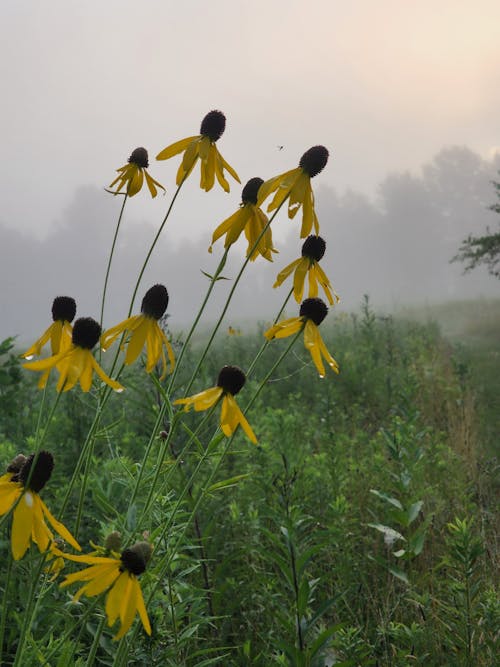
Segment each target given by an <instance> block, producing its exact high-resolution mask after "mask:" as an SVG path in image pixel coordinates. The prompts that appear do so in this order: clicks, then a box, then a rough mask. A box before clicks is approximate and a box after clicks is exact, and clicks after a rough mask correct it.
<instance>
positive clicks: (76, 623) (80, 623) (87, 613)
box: [0, 597, 101, 665]
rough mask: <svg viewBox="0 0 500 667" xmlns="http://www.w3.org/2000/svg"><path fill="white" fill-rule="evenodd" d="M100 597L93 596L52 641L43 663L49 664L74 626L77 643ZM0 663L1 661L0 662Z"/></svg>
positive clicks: (75, 642)
mask: <svg viewBox="0 0 500 667" xmlns="http://www.w3.org/2000/svg"><path fill="white" fill-rule="evenodd" d="M100 602H101V599H100V597H95V598H94V599H93V600H92V602H90V604H89V606H88V608H87V609H86V610H85V611H84V613H83V614H82V615H81V616H79V617H78V618H77V619H76V620H75V621H74V622H73V623H72V624H71V625H70V627H69V628H68V629H67V630H66V631H65V632H64V633H63V634H62V635H59V636H58V638H57V641H54V642H53V643H52V646H53V648H52V650H51V651H49V652H48V653H47V654H46V655H44V659H45V663H44V664H45V665H50V662H49V661H50V659H51V658H52V656H53V655H55V654H56V653H57V651H58V649H59V648H60V647H62V646H64V644H65V643H66V640H68V639H69V638H70V637H71V638H72V637H73V633H74V631H75V628H79V633H78V635H77V637H76V639H75V640H74V642H73V643H74V644H75V645H76V644H77V643H78V640H79V638H80V635H81V633H82V632H83V630H84V629H85V621H86V620H87V618H88V617H89V616H90V614H91V613H92V612H93V611H94V609H95V608H96V607H97V605H98V604H100ZM0 664H1V663H0Z"/></svg>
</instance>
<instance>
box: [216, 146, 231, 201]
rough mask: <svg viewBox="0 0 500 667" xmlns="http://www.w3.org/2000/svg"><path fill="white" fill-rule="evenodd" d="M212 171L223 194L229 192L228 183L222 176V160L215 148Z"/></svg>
mask: <svg viewBox="0 0 500 667" xmlns="http://www.w3.org/2000/svg"><path fill="white" fill-rule="evenodd" d="M214 169H215V175H216V177H217V180H218V182H219V185H220V186H221V187H222V189H223V190H224V191H225V192H229V189H230V188H229V183H228V182H227V179H226V177H225V176H224V160H223V158H222V155H221V154H220V153H219V151H218V150H217V148H215V159H214Z"/></svg>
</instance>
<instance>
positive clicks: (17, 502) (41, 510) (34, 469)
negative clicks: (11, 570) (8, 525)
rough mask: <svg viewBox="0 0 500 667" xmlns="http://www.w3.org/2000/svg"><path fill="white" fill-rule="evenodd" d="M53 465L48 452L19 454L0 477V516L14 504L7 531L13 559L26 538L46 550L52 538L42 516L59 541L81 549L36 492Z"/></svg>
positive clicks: (20, 553)
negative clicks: (26, 455)
mask: <svg viewBox="0 0 500 667" xmlns="http://www.w3.org/2000/svg"><path fill="white" fill-rule="evenodd" d="M53 468H54V457H53V456H52V454H51V453H50V452H46V451H41V452H39V453H38V454H31V455H30V456H28V457H25V456H23V455H22V454H20V455H18V456H16V458H15V459H14V460H13V461H12V462H11V464H10V465H9V467H8V468H7V473H6V474H5V475H3V476H2V477H1V478H0V516H2V515H3V514H6V513H7V512H8V511H9V510H11V509H12V508H13V507H14V512H13V520H12V534H11V549H12V556H13V557H14V560H19V559H20V558H22V557H23V556H24V554H25V553H26V550H27V549H28V547H29V545H30V541H32V542H34V543H35V544H36V545H37V546H38V549H39V551H40V552H41V553H43V552H45V551H47V549H48V548H49V546H50V545H51V544H52V543H53V541H54V535H53V533H52V532H51V530H50V529H49V528H48V526H47V524H46V523H45V519H47V521H48V522H49V524H50V525H51V526H52V528H53V529H54V530H55V531H56V533H58V534H59V535H60V536H61V537H62V538H63V540H65V541H66V542H67V543H68V544H70V545H71V546H72V547H73V548H74V549H77V550H78V551H81V548H80V545H79V544H78V542H77V541H76V540H75V538H74V537H73V536H72V535H71V533H70V532H69V530H68V529H67V528H65V526H63V524H62V523H61V522H60V521H57V519H55V517H53V516H52V514H51V513H50V511H49V509H48V507H47V505H46V504H45V503H44V502H43V500H42V499H41V498H40V496H39V495H38V494H39V493H40V491H41V490H42V489H43V487H44V486H45V484H46V483H47V482H48V481H49V479H50V476H51V474H52V470H53Z"/></svg>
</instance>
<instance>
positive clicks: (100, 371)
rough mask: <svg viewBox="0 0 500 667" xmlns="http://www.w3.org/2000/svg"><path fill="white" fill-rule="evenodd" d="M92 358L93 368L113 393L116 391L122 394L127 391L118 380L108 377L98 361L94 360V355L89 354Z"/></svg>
mask: <svg viewBox="0 0 500 667" xmlns="http://www.w3.org/2000/svg"><path fill="white" fill-rule="evenodd" d="M89 354H90V358H91V360H92V367H93V369H94V370H95V372H96V374H97V375H98V376H99V377H100V378H101V380H102V381H103V382H104V383H105V384H107V385H108V386H109V387H111V389H112V390H113V391H116V392H117V393H119V394H121V392H122V391H123V390H124V389H125V387H124V386H123V385H121V384H120V383H119V382H117V381H116V380H112V379H111V378H110V377H109V375H106V373H105V372H104V371H103V369H102V368H101V367H100V366H99V364H98V363H97V361H96V360H95V359H94V357H93V356H92V354H91V353H90V352H89Z"/></svg>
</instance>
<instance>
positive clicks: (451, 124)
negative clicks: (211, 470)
mask: <svg viewBox="0 0 500 667" xmlns="http://www.w3.org/2000/svg"><path fill="white" fill-rule="evenodd" d="M499 73H500V2H498V0H439V2H438V1H437V0H419V1H418V2H413V1H410V0H408V1H406V0H373V1H372V0H349V2H347V0H345V1H344V2H338V1H337V0H308V1H307V2H306V1H304V0H252V1H251V2H250V1H248V2H247V1H243V0H211V1H210V2H201V1H195V0H191V1H190V0H184V1H182V2H175V3H174V2H170V1H169V0H142V1H141V2H137V1H134V2H132V1H131V0H86V2H80V1H79V0H45V1H42V0H0V81H1V85H2V90H1V103H0V127H1V138H2V144H1V145H2V152H3V159H2V160H0V192H1V198H0V201H1V207H0V257H1V260H2V262H1V264H0V269H1V271H0V276H1V277H2V291H3V297H2V299H1V302H0V305H1V310H0V314H1V318H0V319H1V320H2V326H1V330H2V334H3V335H10V334H16V333H19V334H20V335H21V336H22V335H23V334H24V336H26V334H27V332H30V333H31V329H32V326H36V327H38V326H39V325H40V326H41V325H42V323H44V322H46V319H47V313H48V310H49V307H50V303H51V300H52V298H53V296H55V293H54V292H56V293H58V292H61V291H62V292H65V293H67V292H68V290H69V289H70V288H71V289H72V290H73V291H74V293H75V296H77V293H78V295H79V296H78V299H79V303H80V302H82V301H83V304H82V305H83V307H84V308H86V310H85V312H83V313H82V312H81V311H79V314H80V315H82V314H89V313H94V315H95V314H96V310H97V308H98V300H99V295H100V290H101V286H102V279H103V275H104V270H105V264H106V255H107V252H108V248H109V244H110V240H111V238H112V234H113V230H114V226H115V222H116V217H117V213H118V210H119V206H120V204H121V198H118V199H114V198H113V196H112V195H109V194H107V193H105V192H104V187H105V186H108V185H109V184H110V183H111V181H112V180H113V179H114V177H115V173H116V172H115V170H116V168H118V167H120V166H121V165H123V164H124V163H126V161H127V159H128V157H129V155H130V153H131V151H132V150H133V149H134V148H136V147H138V146H144V147H146V148H147V149H148V151H149V153H150V170H149V171H150V173H151V174H152V176H153V177H154V178H156V179H158V180H159V181H161V182H162V183H163V184H164V185H165V186H166V188H167V195H166V196H165V197H163V196H158V197H157V198H156V199H155V200H152V199H151V198H150V197H149V195H148V194H147V192H146V191H145V192H141V193H139V194H138V195H137V196H136V197H134V198H133V199H130V200H129V201H128V202H127V210H126V216H125V218H126V224H124V226H123V227H122V231H121V233H120V243H121V246H120V248H119V250H120V252H121V256H120V253H119V254H118V256H117V258H116V264H115V271H116V272H115V273H114V274H113V275H112V281H111V293H112V294H114V300H110V302H109V303H110V308H114V309H115V310H114V311H113V312H112V313H111V314H112V315H114V316H116V317H118V316H120V313H121V311H122V310H123V309H124V307H125V305H124V304H126V303H128V299H129V290H130V287H131V285H132V284H133V283H134V277H135V275H136V272H137V267H138V266H140V263H141V261H142V259H141V257H139V254H140V253H144V252H145V249H146V248H147V246H148V245H149V243H150V241H151V238H152V236H153V235H154V232H155V230H156V229H157V227H158V224H159V221H160V220H161V219H162V217H163V215H164V213H165V210H166V208H167V206H168V203H169V201H170V198H171V196H172V194H173V192H174V191H175V173H176V170H177V166H178V163H179V158H173V159H172V160H170V161H168V162H156V161H155V159H154V157H155V156H156V154H157V153H158V152H159V151H160V150H161V149H163V148H164V147H165V146H167V145H168V144H170V143H172V142H174V141H176V140H178V139H181V138H183V137H186V136H190V135H193V134H197V133H198V132H199V127H200V122H201V119H202V118H203V116H204V115H205V114H206V113H207V112H208V111H210V110H211V109H220V110H222V111H223V112H224V113H225V114H226V117H227V126H226V132H225V134H224V135H223V137H222V138H221V139H220V141H219V143H218V146H219V149H220V151H221V153H222V154H223V155H224V157H225V158H226V159H227V161H228V162H229V163H230V164H231V165H232V166H233V167H234V168H235V169H236V170H237V171H238V173H239V175H240V177H241V180H242V183H245V182H246V181H247V180H248V179H249V178H251V177H254V176H260V177H262V178H264V179H267V178H270V177H271V176H274V175H276V174H279V173H281V172H283V171H285V170H288V169H291V168H293V167H295V166H296V165H297V163H298V160H299V159H300V156H301V154H302V153H303V152H304V151H305V150H306V149H308V148H309V147H310V146H313V145H316V144H324V145H325V146H326V147H327V148H328V149H329V150H330V155H331V159H330V161H329V163H328V165H327V167H326V168H325V170H324V171H323V172H322V173H321V174H320V175H319V176H317V177H316V178H315V179H314V188H315V191H316V192H317V195H318V198H317V199H318V211H319V212H320V215H321V216H322V217H320V222H321V225H322V227H321V232H322V234H323V235H324V236H325V238H326V239H327V243H328V244H329V247H330V248H333V249H334V250H333V254H328V256H327V257H325V268H327V269H328V271H329V272H330V271H332V272H333V274H332V273H330V275H333V280H334V282H335V286H336V288H337V289H338V291H339V292H340V293H341V294H342V295H343V296H345V297H346V298H345V300H344V301H343V304H344V306H345V307H346V308H347V309H349V310H352V309H356V307H357V305H358V303H359V299H360V297H361V295H362V294H363V292H365V291H367V292H370V293H373V294H374V295H375V299H376V302H378V303H388V302H400V303H401V302H404V301H405V300H406V299H410V298H411V299H418V298H421V299H428V298H430V297H434V298H459V297H460V296H467V295H468V296H473V295H474V296H475V295H479V294H482V293H486V294H489V295H491V294H492V293H494V294H497V287H498V281H495V279H493V278H489V277H488V276H487V275H486V272H485V271H483V272H482V274H481V275H480V277H479V278H478V277H475V278H474V277H473V278H472V279H471V278H470V277H466V278H463V277H461V276H460V268H459V267H457V266H456V265H453V266H452V267H450V266H449V263H448V262H449V258H450V257H451V256H453V254H454V253H455V252H456V249H457V247H458V245H459V243H460V241H461V239H462V238H464V236H465V235H466V234H467V233H469V231H471V232H473V233H476V232H479V231H482V230H484V228H485V226H486V225H488V224H495V223H496V217H495V216H494V214H491V212H488V211H487V206H488V205H489V204H492V203H494V201H495V194H494V191H493V188H492V186H491V183H490V181H491V180H492V179H493V178H495V177H497V178H498V175H497V171H498V168H499V165H500V115H499V110H500V87H499V85H498V81H499ZM279 147H283V148H282V149H280V148H279ZM453 147H456V148H453ZM443 149H445V152H444V153H443V152H442V150H443ZM447 151H448V152H447ZM198 180H199V176H198V173H196V176H195V177H194V178H191V179H189V181H188V182H187V183H186V185H185V186H184V188H183V191H182V195H181V197H180V198H179V199H178V200H177V202H176V205H175V209H174V212H173V214H172V216H171V219H170V220H169V224H168V227H167V228H166V231H165V234H164V238H162V239H161V243H162V246H161V247H162V248H163V251H162V252H163V253H164V257H163V263H162V255H161V253H160V251H158V252H157V256H156V257H153V260H152V266H151V267H150V270H149V274H148V279H149V277H150V279H151V281H154V282H162V281H163V279H164V275H163V274H164V273H165V274H166V277H165V281H166V282H168V284H169V285H170V284H173V285H174V288H175V287H177V303H175V301H174V302H173V307H174V311H175V312H176V313H177V314H178V316H179V317H183V318H184V319H186V318H189V317H191V316H192V309H193V308H195V307H197V304H198V297H197V296H195V294H194V289H195V284H196V285H197V286H196V289H197V290H198V292H199V291H200V290H202V289H204V284H201V285H199V284H197V282H196V281H198V283H199V281H200V280H204V279H203V278H202V277H200V276H201V274H199V271H198V268H199V267H200V266H201V265H202V266H203V268H205V269H206V270H210V261H212V263H214V262H215V264H216V262H217V261H218V256H217V255H216V254H215V253H214V256H213V257H212V258H210V256H207V255H206V254H205V252H206V250H205V249H206V247H207V246H208V243H209V239H210V235H211V232H212V231H213V229H214V228H215V226H216V225H217V224H218V223H219V222H221V220H223V219H224V218H226V217H228V216H229V215H230V214H231V213H232V212H234V210H235V209H236V207H237V205H238V203H239V201H240V196H241V186H239V185H237V184H235V183H232V185H231V193H230V194H226V193H224V192H222V190H220V188H214V189H213V190H212V191H211V192H209V193H205V192H202V191H201V190H200V189H199V187H198ZM448 200H450V201H451V200H453V203H452V204H450V205H448V204H449V201H448ZM282 217H283V216H282ZM422 221H424V223H425V224H424V227H422V225H421V222H422ZM295 222H296V221H295ZM292 225H293V223H290V222H289V221H287V220H286V218H285V219H283V220H277V221H276V225H275V226H273V234H274V237H275V242H276V243H277V244H278V243H283V247H282V248H281V247H280V246H278V247H280V250H282V254H281V255H280V256H279V257H278V261H276V262H275V263H274V265H272V266H266V268H265V269H263V270H259V269H258V267H257V268H255V267H254V268H253V269H252V270H253V271H254V273H253V276H254V280H255V281H261V282H262V283H263V285H264V282H263V281H264V275H266V276H267V278H266V281H267V280H269V283H270V284H272V281H273V280H274V278H273V277H272V275H271V274H273V275H275V273H276V271H278V270H280V269H281V268H283V263H284V261H285V260H286V259H292V258H294V257H296V256H297V254H298V253H299V245H298V241H296V240H294V239H291V237H290V236H289V234H290V230H291V227H292ZM295 227H298V223H297V224H296V225H295ZM424 228H425V230H426V231H423V230H424ZM417 232H419V233H420V236H418V237H417V236H416V233H417ZM440 235H441V236H440ZM297 236H298V234H297ZM431 237H432V240H431ZM96 244H99V245H100V247H99V249H98V250H97V248H96ZM189 244H194V245H189ZM374 244H375V246H376V252H374V251H373V247H374ZM219 245H221V244H219ZM101 246H102V247H101ZM416 247H418V248H419V251H418V253H417V252H416V251H414V250H413V248H416ZM176 248H182V249H183V251H184V252H192V253H194V254H193V256H194V257H195V258H196V259H195V260H193V261H196V262H198V264H197V266H194V264H193V265H192V266H191V265H190V264H189V262H188V261H185V260H184V258H183V256H182V255H180V254H179V253H178V254H177V255H175V256H174V255H173V254H172V253H174V252H176ZM240 251H241V248H239V249H238V252H240ZM429 253H430V254H432V255H433V260H432V261H433V268H432V270H430V268H429V267H430V264H429V262H430V259H429V257H428V256H427V255H428V254H429ZM167 257H168V258H169V263H166V262H165V259H166V258H167ZM58 258H60V259H58ZM63 259H64V261H62V260H63ZM412 263H413V266H410V265H411V264H412ZM264 264H266V263H265V262H264ZM188 266H189V267H190V268H189V270H190V272H191V273H190V275H193V273H194V272H196V274H197V279H196V280H193V281H191V282H190V278H188V277H187V276H186V275H185V274H182V275H181V272H182V271H183V270H184V271H186V270H187V267H188ZM425 266H427V267H428V269H429V270H428V271H427V275H426V279H427V282H426V284H425V285H424V284H423V283H422V281H421V280H420V274H421V267H425ZM20 267H21V269H22V276H21V274H20V273H19V268H20ZM120 267H121V268H120ZM131 267H133V268H131ZM396 270H397V271H398V273H396ZM71 272H73V275H72V276H71V280H70V281H69V282H68V287H67V289H65V288H64V287H62V285H63V284H65V282H64V281H65V279H66V278H67V277H68V276H69V275H70V273H71ZM376 273H377V274H378V275H377V276H375V274H376ZM132 274H133V275H132ZM478 275H479V274H478ZM335 276H336V278H335ZM179 281H181V282H180V284H182V285H184V288H183V290H179V289H178V285H179ZM481 281H483V282H481ZM188 283H189V284H188ZM265 284H266V285H267V282H266V283H265ZM483 285H486V292H483V288H482V286H483ZM438 288H439V289H438ZM262 289H264V286H263V287H262ZM265 289H268V288H267V287H266V288H265ZM419 289H420V292H418V290H419ZM7 290H8V292H9V293H8V294H7V293H6V292H7ZM398 290H399V291H398ZM271 291H272V290H271ZM87 292H88V293H87ZM125 292H126V293H125ZM174 292H175V289H174ZM198 292H196V294H198ZM71 293H73V292H71ZM187 293H189V295H190V297H189V298H190V303H189V304H187V303H186V298H185V296H186V294H187ZM246 294H247V297H246V298H247V299H249V302H251V301H252V298H253V299H254V300H255V299H260V296H256V294H257V292H255V291H254V292H252V289H251V288H249V291H248V289H247V293H246ZM200 298H201V297H200ZM221 298H222V297H221ZM221 303H222V301H221ZM19 304H23V306H24V308H25V310H24V311H22V309H21V308H20V305H19ZM28 305H29V309H26V308H27V306H28ZM240 306H241V307H240V311H238V312H237V311H235V313H236V314H241V312H243V313H244V312H245V306H246V303H244V300H243V301H240ZM33 323H34V324H33Z"/></svg>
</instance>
